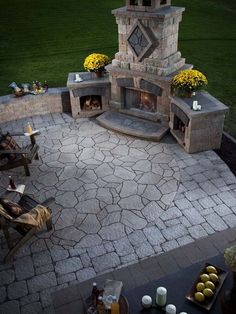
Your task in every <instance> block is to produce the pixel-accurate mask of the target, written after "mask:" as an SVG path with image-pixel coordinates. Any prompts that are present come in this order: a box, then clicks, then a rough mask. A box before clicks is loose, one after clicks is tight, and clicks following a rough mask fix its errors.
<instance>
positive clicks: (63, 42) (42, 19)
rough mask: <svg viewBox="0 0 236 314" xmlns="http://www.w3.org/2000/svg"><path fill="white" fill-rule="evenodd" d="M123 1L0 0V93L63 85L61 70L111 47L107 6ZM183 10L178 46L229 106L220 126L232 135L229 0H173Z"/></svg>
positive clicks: (234, 106) (235, 128)
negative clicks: (14, 87)
mask: <svg viewBox="0 0 236 314" xmlns="http://www.w3.org/2000/svg"><path fill="white" fill-rule="evenodd" d="M124 3H125V1H124V0H106V1H98V0H89V1H88V0H60V1H56V0H40V1H30V0H21V1H19V0H9V1H4V0H0V4H1V11H0V94H1V95H4V94H7V93H9V92H10V89H9V88H8V85H9V83H11V82H12V81H16V82H18V83H23V82H32V81H33V80H41V81H43V80H47V81H48V82H49V86H51V87H52V86H65V84H66V80H67V75H68V73H69V72H72V71H79V70H83V60H84V58H85V57H86V56H87V55H88V54H90V53H92V52H101V53H105V54H108V55H109V56H111V57H112V56H113V55H114V54H115V52H117V50H118V48H117V37H118V36H117V25H116V22H115V18H114V17H113V15H111V10H112V9H114V8H117V7H120V6H123V5H124ZM172 4H173V5H178V6H184V7H186V11H185V12H184V15H183V21H182V22H181V24H180V35H179V50H180V51H181V52H182V55H183V56H184V57H185V58H186V62H187V63H191V64H194V66H195V68H197V69H199V70H201V71H202V72H204V73H205V74H206V75H207V77H208V80H209V86H208V90H209V92H210V93H212V94H213V95H214V96H215V97H217V98H219V99H220V100H221V101H223V102H224V103H225V104H226V105H228V106H229V107H230V114H229V115H227V118H226V123H225V129H226V130H227V131H228V132H230V133H231V134H232V135H234V136H235V137H236V123H234V122H235V121H236V96H235V94H236V93H235V91H234V87H235V86H234V85H235V84H234V85H233V82H235V77H236V63H235V56H236V3H235V0H224V1H222V0H204V1H199V0H191V1H189V0H173V1H172Z"/></svg>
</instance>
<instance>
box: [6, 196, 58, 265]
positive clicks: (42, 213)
mask: <svg viewBox="0 0 236 314" xmlns="http://www.w3.org/2000/svg"><path fill="white" fill-rule="evenodd" d="M53 201H54V198H53V197H51V198H49V199H47V200H45V201H44V202H42V203H38V202H37V201H36V200H34V199H33V198H32V197H30V196H29V195H27V194H24V195H22V196H21V198H20V200H19V201H18V203H13V202H12V201H10V200H8V199H5V198H0V229H2V231H3V234H4V236H5V239H6V242H7V245H8V248H9V251H8V253H7V255H6V256H5V257H4V262H5V263H8V262H9V261H10V260H11V259H12V257H13V256H14V254H15V253H16V252H17V251H18V249H19V248H21V247H22V246H23V245H24V244H25V243H26V242H27V241H28V240H29V239H30V238H31V237H32V236H33V235H34V234H35V233H36V232H37V231H39V230H41V229H42V227H43V225H44V224H46V227H47V231H50V230H51V229H52V215H51V209H50V208H49V205H50V204H51V203H52V202H53ZM6 208H7V210H6ZM20 211H21V213H20ZM19 213H20V214H19ZM12 229H15V230H16V231H17V232H18V233H19V234H20V235H21V236H20V237H19V236H18V238H17V240H13V236H14V237H15V235H16V233H13V232H12V231H13V230H12Z"/></svg>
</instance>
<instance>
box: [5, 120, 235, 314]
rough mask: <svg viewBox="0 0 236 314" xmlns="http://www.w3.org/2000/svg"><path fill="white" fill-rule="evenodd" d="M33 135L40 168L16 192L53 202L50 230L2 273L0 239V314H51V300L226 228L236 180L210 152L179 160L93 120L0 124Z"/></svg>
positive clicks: (165, 148) (231, 221)
mask: <svg viewBox="0 0 236 314" xmlns="http://www.w3.org/2000/svg"><path fill="white" fill-rule="evenodd" d="M28 121H30V122H31V123H32V124H33V125H34V128H35V129H40V131H41V135H40V136H39V137H38V138H37V142H38V143H39V144H40V156H41V160H40V161H35V162H34V163H33V164H32V165H31V166H30V168H31V177H29V178H28V177H25V176H23V173H24V171H23V169H22V168H18V169H15V170H12V171H8V172H1V177H0V189H1V193H4V192H5V187H6V186H7V184H8V174H9V173H11V175H12V176H13V177H14V179H15V180H16V181H17V182H18V183H24V184H26V192H27V193H29V194H32V195H34V197H35V198H38V199H39V200H44V199H45V198H47V197H49V196H54V197H55V200H56V201H55V204H54V205H53V206H52V210H53V222H54V230H53V231H52V232H50V233H48V232H43V233H40V234H38V235H37V237H34V238H33V240H32V241H31V243H30V244H29V245H28V246H25V247H24V248H22V249H21V250H20V251H19V253H18V254H17V255H16V257H15V259H14V261H13V263H12V264H8V265H4V264H3V256H4V255H5V253H6V243H5V240H4V239H3V238H0V245H1V251H0V255H1V256H0V303H1V305H0V313H4V314H5V313H32V312H36V313H53V308H52V304H51V293H52V292H53V291H56V290H58V289H61V288H63V287H66V286H68V285H71V284H75V283H77V282H81V281H84V280H87V279H90V278H92V277H95V276H96V275H98V274H102V273H105V272H108V271H112V270H114V269H117V268H119V267H122V266H125V265H128V264H132V263H135V262H137V261H138V260H141V259H144V258H147V257H150V256H153V255H157V254H161V253H163V252H166V251H169V250H171V249H174V248H177V247H179V246H183V245H185V244H187V243H191V242H193V241H195V240H196V239H198V238H201V237H203V236H206V235H209V234H213V233H215V232H216V231H221V230H225V229H228V228H232V227H235V226H236V178H235V176H234V175H233V174H232V173H231V171H230V170H229V168H228V167H227V165H226V164H225V163H224V162H223V161H222V160H221V159H220V158H219V157H218V156H217V155H216V154H215V153H214V152H213V151H207V152H202V153H197V154H193V155H190V154H187V153H186V152H184V151H183V149H182V148H180V147H179V146H178V145H177V144H176V143H175V141H174V140H173V139H172V137H171V136H166V137H165V138H164V139H163V140H162V142H161V143H155V142H149V141H146V140H140V139H136V138H132V137H128V136H125V135H121V134H119V133H113V132H112V131H108V130H106V129H104V128H102V127H101V126H99V125H98V124H97V123H96V120H94V119H79V120H74V119H73V118H71V117H70V116H68V115H66V114H50V115H44V116H35V117H32V118H30V119H29V118H27V119H22V120H18V121H15V122H9V123H5V124H2V125H1V128H2V129H3V130H9V131H10V132H11V131H13V130H14V132H16V131H22V130H23V127H24V126H25V125H26V123H27V122H28Z"/></svg>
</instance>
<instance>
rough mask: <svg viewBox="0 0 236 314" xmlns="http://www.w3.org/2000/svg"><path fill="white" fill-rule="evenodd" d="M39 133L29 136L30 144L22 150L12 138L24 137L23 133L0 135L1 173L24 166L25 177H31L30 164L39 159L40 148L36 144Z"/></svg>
mask: <svg viewBox="0 0 236 314" xmlns="http://www.w3.org/2000/svg"><path fill="white" fill-rule="evenodd" d="M38 134H40V133H39V132H37V133H34V134H31V135H29V137H30V142H31V143H30V144H29V145H27V146H26V147H24V148H21V147H20V146H19V145H18V144H17V143H16V142H15V140H14V139H13V137H12V136H22V135H23V136H24V134H22V133H14V134H9V133H7V134H4V135H3V134H0V161H1V163H0V171H1V170H8V169H13V168H16V167H20V166H23V167H24V169H25V175H26V176H30V171H29V164H30V163H31V162H32V160H33V159H39V155H38V150H39V146H38V145H37V144H36V141H35V135H38Z"/></svg>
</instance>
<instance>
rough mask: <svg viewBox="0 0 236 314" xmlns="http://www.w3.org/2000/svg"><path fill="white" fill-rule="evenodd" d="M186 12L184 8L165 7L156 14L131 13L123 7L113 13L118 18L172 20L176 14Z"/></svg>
mask: <svg viewBox="0 0 236 314" xmlns="http://www.w3.org/2000/svg"><path fill="white" fill-rule="evenodd" d="M184 11H185V8H184V7H172V6H171V7H170V6H168V7H163V8H161V9H159V10H157V11H155V12H143V11H130V10H128V9H127V7H121V8H118V9H115V10H112V11H111V13H112V14H114V15H115V16H116V17H124V16H125V17H135V18H150V19H153V18H155V19H159V20H163V19H165V18H170V17H172V16H173V15H175V14H180V13H181V14H182V12H184Z"/></svg>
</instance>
